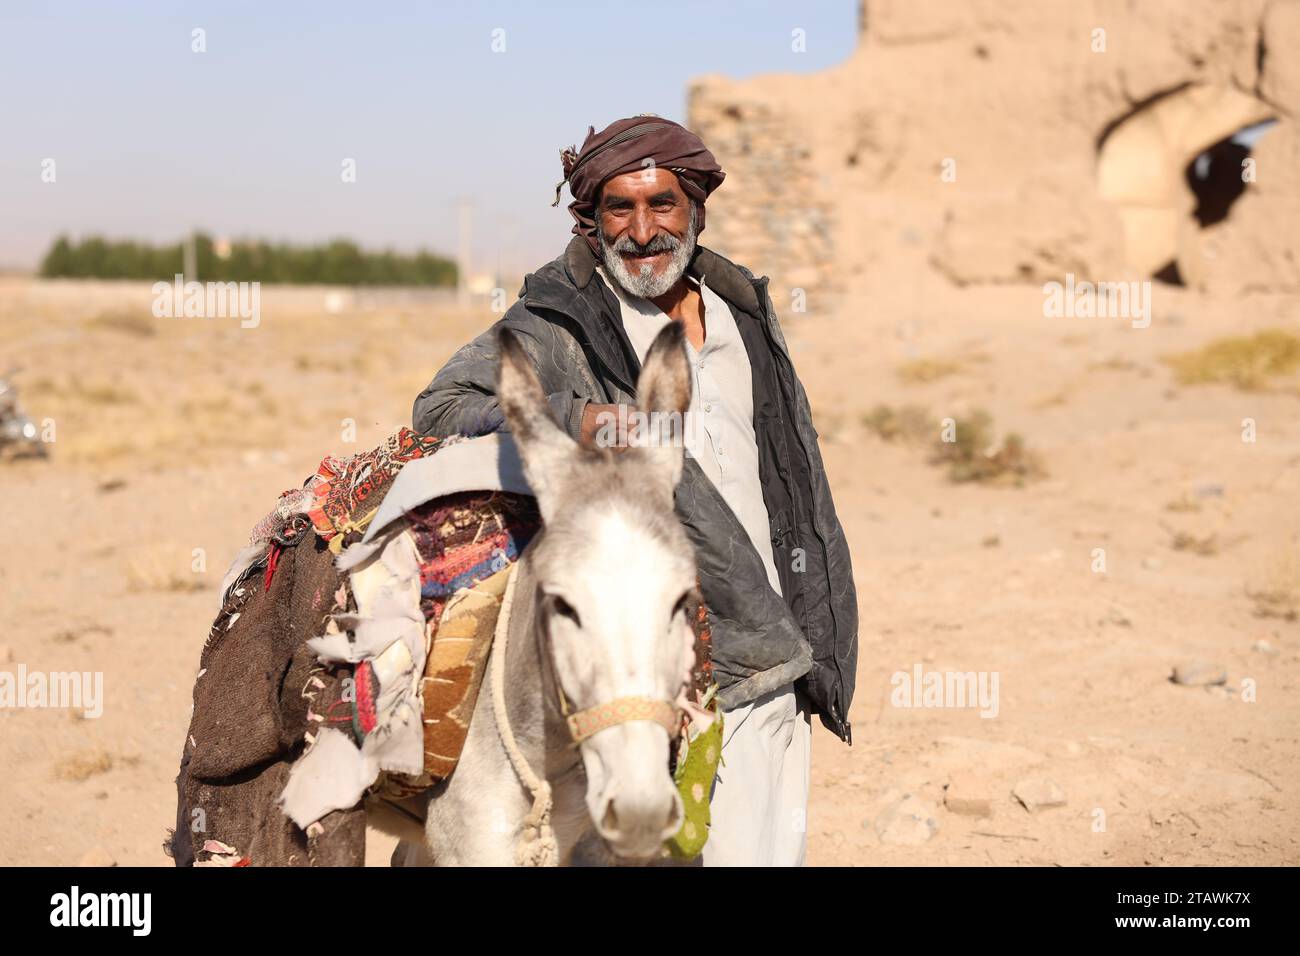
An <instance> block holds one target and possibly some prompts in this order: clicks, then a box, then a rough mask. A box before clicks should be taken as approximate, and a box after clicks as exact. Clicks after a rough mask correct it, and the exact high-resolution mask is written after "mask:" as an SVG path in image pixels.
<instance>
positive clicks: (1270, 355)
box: [1164, 329, 1300, 391]
mask: <svg viewBox="0 0 1300 956" xmlns="http://www.w3.org/2000/svg"><path fill="white" fill-rule="evenodd" d="M1164 361H1165V363H1166V364H1167V365H1169V366H1170V367H1171V368H1172V369H1173V370H1174V376H1175V377H1176V378H1177V379H1178V381H1179V382H1180V383H1182V384H1183V385H1204V384H1208V383H1214V382H1222V383H1227V384H1230V385H1234V386H1236V387H1237V388H1239V389H1242V390H1244V391H1256V390H1259V389H1263V388H1266V387H1267V386H1268V380H1269V379H1270V378H1275V377H1277V376H1282V375H1289V374H1291V373H1292V372H1294V371H1296V370H1297V369H1300V338H1297V337H1296V336H1295V335H1293V334H1291V333H1290V332H1286V331H1283V330H1282V329H1266V330H1264V331H1263V332H1257V333H1255V334H1254V335H1237V336H1230V337H1228V338H1222V339H1216V340H1214V341H1213V342H1211V343H1210V344H1208V345H1206V346H1205V347H1204V348H1201V349H1196V350H1194V351H1191V352H1182V353H1179V354H1177V355H1167V356H1165V358H1164Z"/></svg>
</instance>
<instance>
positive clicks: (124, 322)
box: [86, 310, 158, 338]
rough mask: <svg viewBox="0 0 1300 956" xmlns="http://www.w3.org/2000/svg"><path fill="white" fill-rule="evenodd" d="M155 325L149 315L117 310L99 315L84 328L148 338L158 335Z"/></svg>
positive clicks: (153, 319)
mask: <svg viewBox="0 0 1300 956" xmlns="http://www.w3.org/2000/svg"><path fill="white" fill-rule="evenodd" d="M156 323H157V320H156V319H155V318H154V317H153V316H152V315H151V314H149V313H142V312H135V311H126V310H119V311H114V312H101V313H99V314H98V315H96V316H95V317H94V318H92V319H90V321H88V322H87V323H86V328H88V329H103V330H105V331H107V332H117V333H119V334H122V335H133V336H135V337H137V338H150V337H152V336H155V335H157V334H158V326H157V324H156Z"/></svg>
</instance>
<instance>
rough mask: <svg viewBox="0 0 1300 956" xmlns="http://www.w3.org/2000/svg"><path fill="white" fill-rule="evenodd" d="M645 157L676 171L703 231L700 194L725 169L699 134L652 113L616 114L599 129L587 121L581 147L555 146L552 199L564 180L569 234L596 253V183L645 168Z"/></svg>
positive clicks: (710, 188) (711, 187)
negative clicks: (558, 170) (559, 172)
mask: <svg viewBox="0 0 1300 956" xmlns="http://www.w3.org/2000/svg"><path fill="white" fill-rule="evenodd" d="M647 159H648V160H652V161H653V163H654V165H655V166H662V167H663V168H665V169H668V170H670V171H671V172H673V173H675V174H676V175H677V180H678V182H680V183H681V186H682V189H683V191H685V193H686V195H688V196H690V197H691V198H692V199H694V200H695V202H696V203H697V204H698V205H699V218H698V220H697V221H696V227H697V228H698V229H699V230H700V231H703V229H704V200H705V199H707V198H708V196H709V193H711V192H713V190H715V189H717V188H718V187H719V186H720V185H722V180H723V177H724V176H725V175H726V174H725V173H724V172H723V171H722V167H721V166H719V165H718V163H717V160H715V159H714V158H713V154H712V153H710V152H709V150H708V147H706V146H705V145H704V143H703V142H702V141H701V140H700V138H699V137H698V136H696V135H695V134H694V133H692V132H691V131H690V130H688V129H687V128H686V127H685V126H681V125H680V124H678V123H674V122H673V121H672V120H667V119H663V118H662V117H659V116H652V115H642V116H631V117H628V118H627V119H621V120H616V121H615V122H613V123H610V124H609V125H608V126H606V127H605V128H604V129H603V130H601V131H600V132H599V133H597V132H596V128H595V127H594V126H589V127H587V138H586V139H585V140H583V143H582V149H580V150H575V149H574V148H573V147H569V148H568V149H563V150H560V161H561V162H562V163H563V164H564V179H562V180H560V181H559V182H558V183H557V184H556V186H555V202H553V203H551V205H552V206H557V205H559V202H560V188H561V187H562V186H563V185H564V184H565V183H566V182H567V183H568V184H569V192H571V193H573V202H571V203H569V213H570V215H572V216H573V219H574V225H573V234H574V235H575V236H582V237H583V238H584V239H586V240H587V245H589V246H591V251H592V252H594V253H596V255H597V257H599V256H600V240H598V239H597V238H596V197H597V196H598V195H599V194H600V187H601V185H602V184H603V183H604V182H605V180H607V179H609V178H610V177H611V176H620V175H622V174H623V173H632V172H636V171H637V170H639V169H643V168H645V167H646V163H645V160H647Z"/></svg>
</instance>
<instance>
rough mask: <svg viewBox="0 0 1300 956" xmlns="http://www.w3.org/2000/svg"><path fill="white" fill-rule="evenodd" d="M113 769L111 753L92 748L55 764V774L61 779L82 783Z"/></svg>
mask: <svg viewBox="0 0 1300 956" xmlns="http://www.w3.org/2000/svg"><path fill="white" fill-rule="evenodd" d="M112 769H113V757H112V755H111V754H108V753H105V752H104V751H102V750H91V751H86V752H85V753H79V754H73V755H72V756H70V757H64V758H63V759H62V760H60V761H59V762H58V763H56V764H55V765H54V776H55V777H57V778H58V779H59V780H68V781H71V782H73V783H80V782H81V781H83V780H89V779H90V778H91V777H95V776H98V775H99V774H101V773H108V772H109V771H110V770H112Z"/></svg>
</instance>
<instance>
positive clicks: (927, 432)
mask: <svg viewBox="0 0 1300 956" xmlns="http://www.w3.org/2000/svg"><path fill="white" fill-rule="evenodd" d="M862 424H863V425H865V426H866V427H867V428H869V429H870V430H871V431H873V432H875V433H876V435H877V436H879V437H880V438H882V439H884V440H885V441H908V442H919V441H924V440H925V439H927V438H929V437H930V436H931V435H933V434H934V432H935V430H936V424H937V423H936V422H935V420H934V419H933V418H932V417H931V416H930V413H929V412H928V411H927V410H926V409H924V408H922V407H921V406H920V405H904V406H903V407H901V408H894V407H892V406H889V405H877V406H876V407H875V408H873V409H872V410H871V411H869V412H868V413H867V414H865V415H863V416H862Z"/></svg>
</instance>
